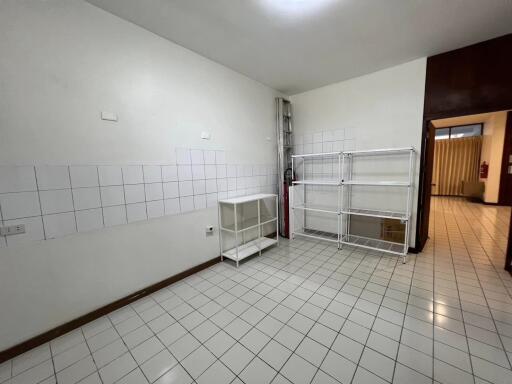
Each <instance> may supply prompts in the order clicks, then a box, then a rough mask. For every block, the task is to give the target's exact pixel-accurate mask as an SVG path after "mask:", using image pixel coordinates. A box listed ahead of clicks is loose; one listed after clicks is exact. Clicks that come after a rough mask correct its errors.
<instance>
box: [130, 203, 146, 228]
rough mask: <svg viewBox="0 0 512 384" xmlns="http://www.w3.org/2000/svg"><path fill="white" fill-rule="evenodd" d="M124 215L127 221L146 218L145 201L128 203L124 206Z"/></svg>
mask: <svg viewBox="0 0 512 384" xmlns="http://www.w3.org/2000/svg"><path fill="white" fill-rule="evenodd" d="M126 216H127V218H128V222H129V223H133V222H134V221H141V220H146V219H147V215H146V203H136V204H128V205H127V206H126Z"/></svg>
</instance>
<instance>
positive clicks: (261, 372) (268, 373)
mask: <svg viewBox="0 0 512 384" xmlns="http://www.w3.org/2000/svg"><path fill="white" fill-rule="evenodd" d="M276 374H277V372H276V371H275V370H274V369H273V368H272V367H270V366H269V365H268V364H266V363H265V362H263V361H262V360H261V359H259V358H258V357H256V358H254V359H253V360H252V361H251V362H250V363H249V365H248V366H247V367H245V369H244V370H243V371H242V372H241V373H240V378H241V379H242V380H243V382H244V383H246V384H267V383H270V382H272V380H273V379H274V377H275V376H276Z"/></svg>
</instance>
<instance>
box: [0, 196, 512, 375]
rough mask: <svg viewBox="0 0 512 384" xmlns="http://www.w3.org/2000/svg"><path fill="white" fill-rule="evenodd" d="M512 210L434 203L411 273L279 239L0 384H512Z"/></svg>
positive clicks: (29, 357)
mask: <svg viewBox="0 0 512 384" xmlns="http://www.w3.org/2000/svg"><path fill="white" fill-rule="evenodd" d="M509 214H510V209H508V208H503V207H493V206H484V205H478V204H471V203H467V202H465V201H464V200H460V199H448V198H436V199H434V200H433V209H432V216H431V217H432V220H431V224H432V227H431V234H432V236H431V240H430V241H429V243H428V245H427V247H426V249H425V250H424V252H423V253H421V254H420V255H417V256H415V255H411V256H410V258H409V261H408V263H407V264H406V265H402V264H401V263H400V262H398V263H397V258H395V257H391V256H385V255H381V254H375V253H370V252H366V251H362V250H355V249H349V248H345V249H343V250H342V251H338V250H337V249H336V247H333V246H331V245H329V244H326V243H317V242H312V241H304V240H295V241H292V242H288V241H282V242H281V244H280V246H279V247H278V248H274V249H271V250H269V251H267V252H265V253H264V254H263V255H262V256H261V257H256V258H253V259H252V260H250V261H248V262H246V263H243V264H242V266H241V267H240V268H239V269H238V270H237V269H235V268H233V267H232V265H231V264H228V263H221V264H217V265H215V266H214V267H212V268H210V269H208V270H205V271H203V272H200V273H198V274H196V275H194V276H191V277H189V278H187V279H186V280H183V281H181V282H179V283H177V284H175V285H173V286H170V287H168V288H166V289H163V290H161V291H160V292H157V293H155V294H153V295H152V296H151V297H147V298H144V299H142V300H140V301H138V302H136V303H134V304H132V305H130V306H128V307H125V308H123V309H121V310H118V311H116V312H114V313H111V314H110V315H109V316H106V317H104V318H101V319H99V320H97V321H94V322H93V323H90V324H87V325H86V326H84V327H83V328H82V329H79V330H76V331H74V332H72V333H70V334H68V335H66V336H63V337H61V338H59V339H56V340H53V341H52V342H50V343H49V344H46V345H43V346H41V347H38V348H36V349H34V350H32V351H30V352H28V353H26V354H25V355H23V356H19V357H17V358H15V359H14V360H12V361H9V362H7V363H5V364H3V365H1V366H0V383H2V384H4V383H8V384H21V383H23V384H32V383H34V384H35V383H45V384H49V383H56V382H58V383H59V384H69V383H77V382H80V383H82V384H95V383H103V384H110V383H114V382H115V383H125V384H128V383H131V384H139V383H148V382H150V383H153V382H154V383H159V384H163V383H191V382H197V383H199V384H203V383H205V384H206V383H207V384H215V383H219V384H223V383H246V384H253V383H254V384H265V383H270V382H272V383H279V384H282V383H290V382H293V383H297V384H302V383H307V384H309V383H313V384H329V383H338V382H341V383H345V384H349V383H353V384H362V383H386V382H393V383H406V384H411V383H413V384H416V383H418V384H421V383H434V382H435V383H473V384H480V383H488V382H491V383H512V370H511V365H510V362H511V360H512V305H511V303H512V296H511V293H512V278H511V277H510V275H509V274H508V273H507V272H505V271H503V265H504V250H505V247H506V236H507V233H508V219H509Z"/></svg>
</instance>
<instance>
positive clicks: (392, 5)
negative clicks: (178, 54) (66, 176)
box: [87, 0, 512, 95]
mask: <svg viewBox="0 0 512 384" xmlns="http://www.w3.org/2000/svg"><path fill="white" fill-rule="evenodd" d="M87 1H88V2H89V3H91V4H94V5H97V6H98V7H100V8H103V9H104V10H106V11H109V12H111V13H113V14H115V15H117V16H119V17H121V18H123V19H126V20H129V21H131V22H133V23H135V24H137V25H139V26H141V27H143V28H145V29H147V30H149V31H151V32H154V33H156V34H158V35H160V36H162V37H165V38H167V39H169V40H171V41H173V42H175V43H177V44H179V45H181V46H183V47H185V48H188V49H190V50H192V51H195V52H197V53H199V54H200V55H202V56H205V57H207V58H209V59H211V60H214V61H216V62H218V63H221V64H223V65H225V66H227V67H229V68H232V69H234V70H235V71H238V72H240V73H242V74H244V75H246V76H248V77H250V78H253V79H255V80H257V81H260V82H262V83H264V84H266V85H268V86H270V87H272V88H274V89H277V90H279V91H281V92H283V93H285V94H289V95H292V94H296V93H300V92H303V91H307V90H310V89H314V88H318V87H321V86H323V85H327V84H331V83H335V82H338V81H342V80H346V79H349V78H353V77H356V76H360V75H363V74H366V73H371V72H374V71H377V70H379V69H383V68H387V67H391V66H394V65H398V64H400V63H404V62H407V61H410V60H413V59H416V58H420V57H425V56H431V55H433V54H436V53H441V52H445V51H449V50H452V49H455V48H459V47H463V46H465V45H469V44H473V43H476V42H479V41H483V40H487V39H490V38H493V37H497V36H501V35H505V34H507V33H510V32H512V22H511V20H512V1H509V0H485V1H483V0H87Z"/></svg>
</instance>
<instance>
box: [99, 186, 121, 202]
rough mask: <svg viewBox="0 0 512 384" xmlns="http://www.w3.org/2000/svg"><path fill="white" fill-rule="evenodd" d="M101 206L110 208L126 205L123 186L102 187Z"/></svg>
mask: <svg viewBox="0 0 512 384" xmlns="http://www.w3.org/2000/svg"><path fill="white" fill-rule="evenodd" d="M100 191H101V205H102V206H103V207H109V206H112V205H121V204H124V188H123V186H122V185H113V186H110V187H101V189H100Z"/></svg>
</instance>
